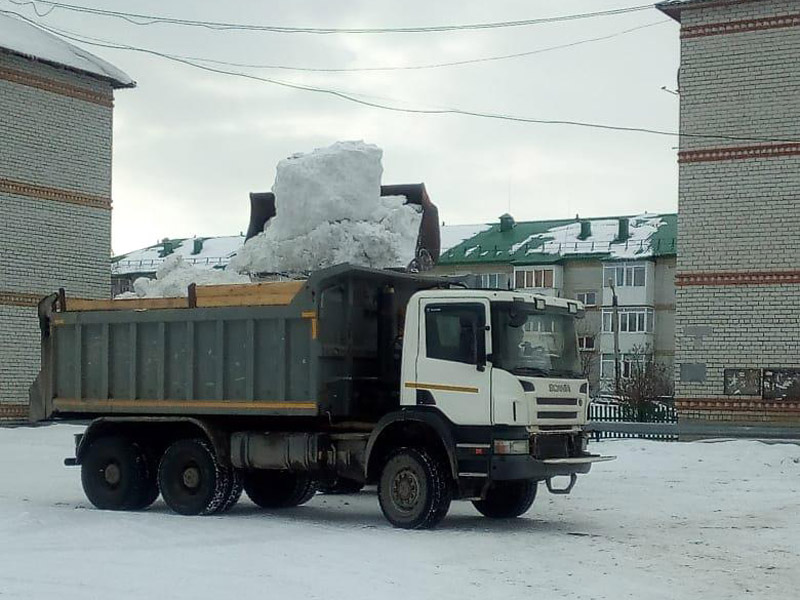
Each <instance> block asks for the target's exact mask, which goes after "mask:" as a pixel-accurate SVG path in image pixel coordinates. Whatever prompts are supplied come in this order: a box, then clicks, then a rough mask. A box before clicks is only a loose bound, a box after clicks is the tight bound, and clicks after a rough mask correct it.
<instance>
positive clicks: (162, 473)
mask: <svg viewBox="0 0 800 600" xmlns="http://www.w3.org/2000/svg"><path fill="white" fill-rule="evenodd" d="M229 476H230V475H229V473H228V471H227V469H224V468H223V467H221V466H220V464H219V461H218V460H217V457H216V455H215V454H214V450H213V449H212V448H211V446H210V445H209V443H208V442H206V441H205V440H202V439H193V440H179V441H177V442H175V443H174V444H172V445H171V446H170V447H169V448H167V451H166V452H165V453H164V456H163V457H162V459H161V464H160V466H159V468H158V483H159V487H160V488H161V495H162V496H163V497H164V502H166V503H167V506H169V507H170V508H171V509H172V510H174V511H175V512H176V513H178V514H181V515H210V514H212V513H214V512H216V511H217V509H219V508H220V506H222V505H223V503H225V501H226V500H227V499H228V494H229V490H230V486H229Z"/></svg>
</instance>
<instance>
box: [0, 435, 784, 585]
mask: <svg viewBox="0 0 800 600" xmlns="http://www.w3.org/2000/svg"><path fill="white" fill-rule="evenodd" d="M78 431H80V429H79V428H78V427H74V426H68V425H58V426H49V427H41V428H35V429H0V482H1V483H0V598H2V599H3V600H5V599H6V598H31V599H34V598H35V599H37V600H38V599H46V598H58V599H59V600H72V599H79V598H80V599H81V600H88V599H94V598H102V599H104V600H105V599H114V600H121V599H126V598H132V599H133V598H136V599H137V600H141V599H149V598H153V599H156V598H157V599H159V600H162V599H171V598H192V599H198V598H214V599H223V598H256V597H260V598H267V599H268V598H282V599H292V600H293V599H312V598H325V599H338V598H347V599H362V598H363V599H369V600H383V599H393V598H398V599H403V600H409V599H427V598H436V599H437V600H447V599H451V598H452V599H458V600H464V599H465V598H483V599H487V600H488V599H494V598H498V599H506V600H507V599H514V598H526V599H527V598H543V599H547V600H552V599H561V598H570V599H575V598H587V599H588V598H597V599H601V598H608V599H614V600H618V599H622V598H636V599H637V600H639V599H647V600H651V599H659V598H664V599H682V598H687V599H692V600H695V599H703V600H718V599H723V598H726V599H727V598H736V599H739V598H795V597H797V590H798V589H800V569H798V565H800V446H795V445H791V444H776V445H766V444H761V443H759V442H749V441H735V442H720V443H691V444H684V443H659V442H644V441H635V440H624V441H608V442H600V443H598V444H595V445H594V450H596V451H597V450H599V451H602V452H603V453H612V454H616V455H618V456H619V459H618V460H617V461H615V462H611V463H603V464H600V465H598V466H596V467H595V469H594V471H593V472H592V473H590V474H589V475H587V476H584V477H582V478H581V479H580V480H579V482H578V485H577V486H576V487H575V490H574V491H573V493H572V495H570V496H566V497H557V496H551V495H549V494H547V493H546V492H545V491H544V489H543V488H542V489H540V496H539V498H538V499H537V500H536V503H535V504H534V507H533V509H532V510H531V512H530V513H528V515H526V516H525V517H524V518H521V519H517V520H515V521H511V522H493V521H490V520H487V519H484V518H482V517H480V516H479V515H478V514H477V512H475V511H474V510H473V508H472V506H471V505H470V504H469V503H466V502H458V503H455V504H454V506H453V509H452V510H451V513H450V515H449V516H448V518H447V519H446V520H445V521H444V522H443V524H442V525H441V526H440V527H439V528H438V529H437V530H434V531H401V530H395V529H392V528H391V527H390V526H389V525H388V524H387V523H386V522H385V521H384V520H383V517H382V516H381V513H380V510H379V508H378V505H377V499H376V498H375V495H374V492H370V491H367V492H364V493H362V494H359V495H357V496H344V497H333V496H317V497H316V498H315V499H314V500H312V501H311V502H310V503H309V504H308V505H306V506H303V507H300V508H296V509H291V510H287V511H283V512H273V513H265V512H264V511H261V510H259V509H257V508H256V507H255V506H254V505H252V504H250V503H249V502H246V501H242V502H241V503H240V504H239V505H238V506H237V507H236V508H234V510H233V511H232V512H231V513H230V514H228V515H225V516H220V517H179V516H177V515H174V514H171V513H170V512H168V510H167V509H166V507H165V506H164V504H163V503H162V502H161V501H159V502H157V503H156V504H155V505H154V506H153V507H152V508H151V509H149V510H147V511H145V512H141V513H113V512H102V511H98V510H95V509H93V508H92V507H91V506H89V504H88V502H87V501H86V500H85V499H84V497H83V494H82V491H81V488H80V474H79V471H78V469H73V468H66V467H63V466H62V464H61V461H62V459H63V458H64V457H66V456H68V455H70V452H71V444H72V434H73V433H75V432H78Z"/></svg>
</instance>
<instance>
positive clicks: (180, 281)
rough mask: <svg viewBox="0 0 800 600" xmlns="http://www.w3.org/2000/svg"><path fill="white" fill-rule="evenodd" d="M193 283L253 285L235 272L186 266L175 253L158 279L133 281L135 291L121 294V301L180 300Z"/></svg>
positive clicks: (157, 275) (164, 266) (158, 274)
mask: <svg viewBox="0 0 800 600" xmlns="http://www.w3.org/2000/svg"><path fill="white" fill-rule="evenodd" d="M192 283H195V284H197V285H220V284H226V283H250V278H249V277H247V276H245V275H239V274H238V273H234V272H233V271H223V270H220V269H214V270H209V269H198V268H197V267H193V266H192V265H190V264H188V263H186V261H184V259H183V256H181V255H180V254H173V255H171V256H169V257H167V259H166V260H165V261H164V262H163V263H162V264H161V266H160V267H159V268H158V271H156V278H155V279H149V278H148V277H139V278H138V279H137V280H136V281H134V282H133V290H134V291H133V292H126V293H124V294H120V295H118V296H117V298H118V299H123V298H177V297H180V296H186V295H187V294H188V289H189V285H190V284H192Z"/></svg>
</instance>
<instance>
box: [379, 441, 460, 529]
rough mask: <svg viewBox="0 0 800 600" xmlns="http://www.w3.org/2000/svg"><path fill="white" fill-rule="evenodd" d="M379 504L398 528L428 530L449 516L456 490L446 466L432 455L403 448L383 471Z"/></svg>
mask: <svg viewBox="0 0 800 600" xmlns="http://www.w3.org/2000/svg"><path fill="white" fill-rule="evenodd" d="M378 500H379V502H380V505H381V510H382V511H383V515H384V516H385V517H386V519H387V520H388V521H389V522H390V523H391V524H392V525H394V526H395V527H400V528H402V529H428V528H431V527H435V526H436V525H437V524H438V523H439V522H440V521H441V520H442V519H444V517H445V515H447V511H448V509H449V508H450V501H451V500H452V486H451V485H450V479H449V477H448V476H447V471H446V469H445V466H444V465H443V464H441V461H439V460H437V459H436V458H435V457H433V456H432V455H431V454H430V453H429V452H428V451H426V450H424V449H415V448H401V449H399V450H397V451H395V452H394V454H392V455H391V456H390V457H389V459H388V460H387V461H386V464H385V466H384V467H383V471H382V473H381V478H380V481H379V482H378Z"/></svg>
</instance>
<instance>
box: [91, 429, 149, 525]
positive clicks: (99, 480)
mask: <svg viewBox="0 0 800 600" xmlns="http://www.w3.org/2000/svg"><path fill="white" fill-rule="evenodd" d="M81 483H82V484H83V491H84V493H85V494H86V497H87V498H88V499H89V502H91V503H92V504H93V505H94V506H95V507H97V508H99V509H101V510H138V509H140V508H144V502H145V501H146V500H147V499H148V498H149V496H150V494H151V493H152V491H151V489H150V488H149V487H148V472H147V462H146V457H145V455H144V453H143V452H142V451H141V450H140V449H139V447H138V446H137V445H136V444H134V443H133V442H131V441H130V440H129V439H127V438H124V437H101V438H98V439H96V440H94V441H93V442H92V443H91V444H90V445H89V447H88V448H87V449H86V450H85V452H84V454H83V457H82V461H81ZM156 492H157V488H156ZM154 500H155V498H154ZM151 503H152V502H151Z"/></svg>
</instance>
